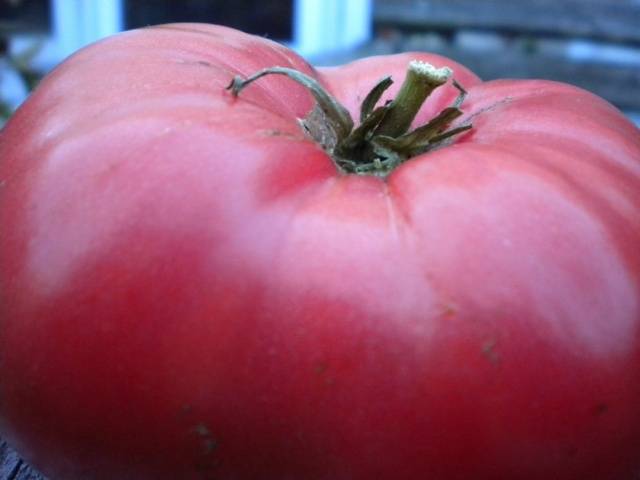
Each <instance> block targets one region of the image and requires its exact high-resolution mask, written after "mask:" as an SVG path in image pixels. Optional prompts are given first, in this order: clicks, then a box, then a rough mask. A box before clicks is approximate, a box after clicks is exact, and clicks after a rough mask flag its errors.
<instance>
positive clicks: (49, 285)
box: [0, 24, 640, 480]
mask: <svg viewBox="0 0 640 480" xmlns="http://www.w3.org/2000/svg"><path fill="white" fill-rule="evenodd" d="M411 59H420V60H424V61H428V62H430V63H432V64H434V65H436V66H443V65H447V66H449V67H451V68H452V69H453V71H454V76H455V78H456V79H457V80H458V81H459V82H460V83H461V84H462V85H463V86H464V87H465V88H466V89H467V90H468V92H469V95H468V97H467V99H466V100H465V102H464V103H463V105H462V107H461V108H462V110H463V111H464V116H463V117H462V118H461V119H460V120H459V122H458V123H459V124H461V123H463V122H472V123H473V128H472V129H471V130H470V131H468V132H465V133H464V134H461V135H459V136H457V137H456V138H455V139H454V140H453V142H451V144H450V145H448V146H446V147H444V148H441V149H438V150H435V151H432V152H429V153H427V154H424V155H421V156H418V157H415V158H413V159H411V160H409V161H407V162H406V163H404V164H402V165H401V166H400V167H399V168H397V169H396V170H394V171H393V172H392V173H391V174H390V175H389V176H388V177H386V178H380V177H374V176H358V175H346V174H342V173H339V172H338V171H337V169H336V168H335V166H334V165H333V163H332V161H331V159H330V157H329V156H328V155H327V153H325V152H324V151H323V150H322V149H321V148H320V147H319V146H318V145H316V144H315V143H314V142H313V141H312V140H311V139H309V138H308V137H306V136H305V134H304V133H303V131H302V130H301V128H300V125H299V122H298V119H299V118H302V117H304V116H305V115H307V113H308V112H309V111H310V109H311V108H312V106H313V99H312V97H311V96H310V95H309V93H308V92H307V91H306V90H305V89H304V88H302V87H301V86H299V85H298V84H296V83H294V82H292V81H291V80H290V79H288V78H286V77H283V76H276V75H274V76H269V77H264V78H263V79H261V80H260V81H258V82H256V83H254V84H252V85H251V86H250V87H247V88H246V89H245V90H244V91H243V92H242V94H241V95H240V96H239V97H238V98H234V97H233V96H232V95H231V94H230V93H229V92H228V91H226V90H225V87H226V86H227V85H228V84H229V82H230V80H231V78H232V77H233V76H234V75H237V74H240V75H243V76H246V75H249V74H252V73H254V72H255V71H257V70H259V69H261V68H264V67H270V66H274V65H278V66H286V67H291V68H294V69H296V70H300V71H302V72H304V73H306V74H308V75H310V76H313V77H315V78H317V79H319V80H320V81H321V82H322V84H323V85H324V86H325V87H326V88H327V89H328V90H329V91H330V92H332V93H333V94H335V95H336V96H337V98H338V99H339V100H340V101H341V102H343V103H344V105H346V106H347V107H348V108H349V109H350V110H351V111H352V113H353V115H354V117H356V118H357V109H358V105H359V103H360V101H361V100H362V99H363V97H364V96H365V95H366V94H367V92H368V91H369V90H370V89H371V88H372V87H373V85H374V84H375V83H376V82H377V81H378V80H379V79H380V78H381V77H383V76H385V75H392V76H393V78H394V79H395V80H396V83H395V84H394V86H393V87H392V88H391V89H390V90H389V93H388V94H385V96H384V97H383V99H382V101H384V100H385V99H387V98H392V97H393V93H394V92H395V91H397V89H398V86H399V84H400V83H401V79H402V78H403V77H404V75H405V70H406V67H407V63H408V62H409V60H411ZM456 94H457V91H456V89H455V88H453V87H452V86H451V85H450V84H449V85H447V86H444V87H442V88H440V89H438V90H437V91H436V92H435V93H434V94H433V95H432V96H431V97H430V98H429V99H428V100H427V102H426V104H425V105H424V107H423V108H422V110H421V112H420V114H419V115H418V118H417V119H416V121H415V125H419V124H421V123H424V122H425V121H427V120H428V119H429V118H431V117H433V116H434V115H435V114H437V113H438V112H439V111H440V110H442V109H443V108H444V107H446V106H448V105H449V104H450V103H451V102H452V101H453V99H454V98H455V97H456ZM0 185H1V186H0V434H1V435H2V436H4V437H6V438H7V439H8V440H9V441H10V443H11V444H12V445H14V446H15V447H16V448H17V449H18V450H19V451H20V452H21V454H23V455H24V456H25V458H26V459H27V460H29V461H30V462H33V463H34V464H35V466H37V467H38V468H40V469H41V470H42V471H43V473H45V474H47V475H48V476H50V478H51V480H79V479H82V480H87V479H119V480H121V479H124V480H128V479H135V480H140V479H155V480H157V479H178V478H179V479H185V480H190V479H193V480H196V479H216V480H247V479H260V480H271V479H273V480H293V479H295V480H365V479H377V480H416V479H433V480H458V479H460V480H466V479H474V480H494V479H495V480H505V479H518V480H541V479H554V480H578V479H580V480H589V479H593V480H603V479H607V480H629V479H632V478H635V475H637V474H638V473H640V408H639V406H640V331H639V328H640V133H639V131H638V129H637V128H636V127H635V126H633V125H632V124H631V123H630V122H629V121H627V120H626V119H625V118H624V117H623V116H622V115H621V114H620V112H618V111H617V110H616V109H615V108H614V107H612V106H611V105H609V104H607V103H606V102H605V101H603V100H601V99H599V98H597V97H595V96H594V95H592V94H590V93H587V92H585V91H582V90H579V89H577V88H575V87H572V86H568V85H563V84H558V83H552V82H546V81H515V80H502V81H492V82H486V83H483V82H481V81H480V80H479V79H478V78H477V77H476V76H475V75H474V74H473V73H472V72H470V71H469V70H467V69H466V68H465V67H463V66H461V65H458V64H456V63H455V62H453V61H451V60H448V59H446V58H442V57H438V56H435V55H429V54H426V53H411V54H401V55H395V56H388V57H377V58H369V59H364V60H360V61H357V62H354V63H351V64H349V65H345V66H342V67H337V68H330V69H320V70H314V69H313V68H312V67H310V66H309V65H308V64H307V63H306V62H305V61H304V60H302V59H301V58H300V57H298V56H297V55H296V54H294V53H293V52H291V51H290V50H287V49H286V48H284V47H282V46H279V45H277V44H275V43H272V42H270V41H267V40H265V39H261V38H257V37H253V36H249V35H246V34H244V33H241V32H238V31H234V30H231V29H228V28H223V27H218V26H207V25H197V24H180V25H165V26H158V27H151V28H146V29H142V30H137V31H131V32H128V33H124V34H121V35H118V36H115V37H113V38H110V39H107V40H105V41H102V42H100V43H98V44H95V45H93V46H90V47H88V48H86V49H84V50H82V51H80V52H79V53H77V54H75V55H73V56H72V57H71V58H70V59H68V60H67V61H66V62H64V63H63V64H62V65H60V66H59V67H58V68H57V69H56V70H55V71H54V72H52V73H51V74H50V75H49V76H48V77H47V78H46V79H45V80H44V81H43V82H42V83H41V85H40V86H39V87H38V89H37V90H36V91H35V92H34V93H33V95H32V96H31V98H29V100H28V101H27V102H26V103H25V104H24V105H23V106H22V107H21V108H20V110H19V111H18V112H17V113H16V114H15V116H14V117H13V118H12V119H11V120H10V122H9V123H8V125H7V126H6V127H5V128H4V129H3V130H2V132H1V133H0Z"/></svg>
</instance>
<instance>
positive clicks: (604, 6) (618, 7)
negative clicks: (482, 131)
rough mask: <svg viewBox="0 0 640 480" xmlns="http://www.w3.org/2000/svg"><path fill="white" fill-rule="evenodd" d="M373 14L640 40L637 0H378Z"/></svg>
mask: <svg viewBox="0 0 640 480" xmlns="http://www.w3.org/2000/svg"><path fill="white" fill-rule="evenodd" d="M374 19H375V21H376V22H377V23H379V24H387V23H390V24H395V25H401V26H403V27H405V28H406V27H415V28H420V29H432V30H433V29H440V30H449V29H451V28H453V27H455V28H477V29H490V30H503V31H511V32H514V33H522V32H528V33H543V34H549V35H563V36H577V37H588V38H593V39H601V40H607V41H618V42H630V43H640V2H638V1H637V0H615V1H611V0H528V1H526V2H524V1H522V2H521V1H513V0H482V1H478V0H374Z"/></svg>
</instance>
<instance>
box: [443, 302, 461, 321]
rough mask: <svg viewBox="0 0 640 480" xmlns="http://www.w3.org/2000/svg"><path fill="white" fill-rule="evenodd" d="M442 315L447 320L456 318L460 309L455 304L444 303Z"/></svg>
mask: <svg viewBox="0 0 640 480" xmlns="http://www.w3.org/2000/svg"><path fill="white" fill-rule="evenodd" d="M441 308H442V311H441V315H442V316H443V317H445V318H451V317H454V316H455V315H456V314H457V313H458V307H456V306H455V305H454V304H453V303H443V304H442V306H441Z"/></svg>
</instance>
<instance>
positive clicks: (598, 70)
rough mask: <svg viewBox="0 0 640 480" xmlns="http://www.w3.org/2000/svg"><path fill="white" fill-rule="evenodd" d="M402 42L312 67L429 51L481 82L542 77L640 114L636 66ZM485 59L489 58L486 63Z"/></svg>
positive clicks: (639, 72)
mask: <svg viewBox="0 0 640 480" xmlns="http://www.w3.org/2000/svg"><path fill="white" fill-rule="evenodd" d="M405 47H406V45H405V44H403V43H399V44H395V43H394V44H389V43H386V42H384V41H378V42H375V43H372V44H369V45H366V46H364V47H362V48H360V49H358V50H356V51H351V52H344V53H342V54H340V55H332V56H329V57H324V58H317V59H313V63H314V64H315V65H337V64H340V63H346V62H348V61H350V60H352V59H355V58H361V57H368V56H371V55H387V54H391V53H397V52H400V51H407V50H412V51H416V50H417V51H428V52H431V53H437V54H439V55H444V56H446V57H448V58H451V59H453V60H456V61H457V62H459V63H461V64H463V65H466V66H467V67H469V68H470V69H471V70H473V71H474V72H475V73H476V74H478V75H479V76H480V77H481V78H482V79H484V80H492V79H496V78H541V79H547V80H555V81H559V82H565V83H570V84H573V85H577V86H579V87H582V88H584V89H586V90H589V91H591V92H593V93H595V94H596V95H599V96H601V97H603V98H605V99H606V100H608V101H609V102H611V103H612V104H614V105H616V106H617V107H618V108H620V109H622V110H629V111H640V68H637V67H636V66H635V65H618V64H602V63H596V62H571V61H569V60H567V59H566V58H564V57H562V56H559V55H558V56H556V55H551V54H549V53H537V54H536V53H530V54H524V53H523V52H522V51H520V50H518V49H500V50H499V51H493V52H492V51H472V50H469V49H465V48H461V47H458V46H455V45H449V44H446V43H440V44H439V45H433V44H428V45H425V46H424V48H420V45H419V43H418V44H416V42H415V41H412V43H411V48H405ZM487 59H490V60H489V61H488V60H487Z"/></svg>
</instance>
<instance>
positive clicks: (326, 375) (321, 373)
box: [314, 362, 335, 385]
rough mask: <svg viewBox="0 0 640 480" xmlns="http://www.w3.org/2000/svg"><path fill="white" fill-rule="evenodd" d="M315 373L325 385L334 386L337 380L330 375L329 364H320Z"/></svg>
mask: <svg viewBox="0 0 640 480" xmlns="http://www.w3.org/2000/svg"><path fill="white" fill-rule="evenodd" d="M314 373H315V374H316V375H317V376H318V377H320V378H321V379H322V380H323V381H324V384H325V385H333V384H334V383H335V379H334V378H333V377H332V376H331V375H330V373H331V372H330V371H329V364H328V363H327V362H318V363H317V364H316V365H315V367H314Z"/></svg>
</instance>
